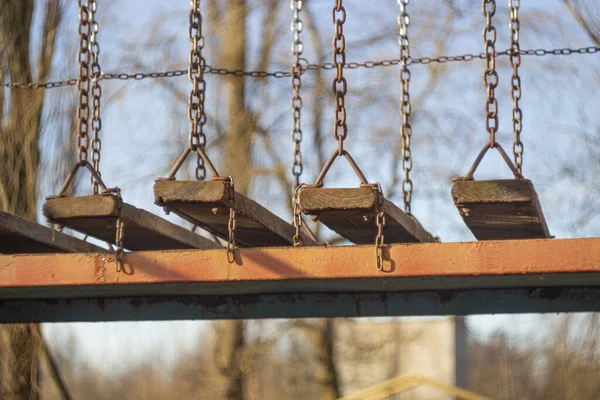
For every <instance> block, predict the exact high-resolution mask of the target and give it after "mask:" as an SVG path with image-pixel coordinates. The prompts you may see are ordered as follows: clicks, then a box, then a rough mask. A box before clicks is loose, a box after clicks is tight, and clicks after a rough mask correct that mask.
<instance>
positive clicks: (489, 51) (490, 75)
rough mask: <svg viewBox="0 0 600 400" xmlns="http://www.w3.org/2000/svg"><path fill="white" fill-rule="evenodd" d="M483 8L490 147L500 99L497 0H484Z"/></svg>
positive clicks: (487, 122) (493, 142) (495, 130)
mask: <svg viewBox="0 0 600 400" xmlns="http://www.w3.org/2000/svg"><path fill="white" fill-rule="evenodd" d="M481 10H482V12H483V15H484V16H485V20H486V26H485V28H484V29H483V44H484V48H485V51H484V54H485V72H484V74H483V81H484V83H485V86H486V89H487V100H486V102H485V110H486V129H487V131H488V133H489V135H490V142H489V145H490V148H493V147H495V146H496V132H497V131H498V101H497V100H496V87H498V72H496V27H495V26H494V25H493V23H492V22H493V21H492V20H493V17H494V15H495V14H496V0H482V3H481Z"/></svg>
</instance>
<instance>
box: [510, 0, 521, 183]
mask: <svg viewBox="0 0 600 400" xmlns="http://www.w3.org/2000/svg"><path fill="white" fill-rule="evenodd" d="M508 5H509V7H510V49H511V55H510V65H511V67H512V69H513V76H512V82H511V86H512V88H511V89H512V91H511V96H512V99H513V103H514V108H513V112H512V120H513V134H514V136H515V140H514V143H513V156H514V160H515V167H516V168H517V171H519V173H520V174H521V173H522V172H523V171H522V170H523V142H521V131H522V130H523V111H522V110H521V107H519V101H520V100H521V77H520V76H519V66H520V65H521V54H520V50H521V48H520V45H519V31H520V27H521V22H520V21H519V7H520V6H521V1H520V0H508Z"/></svg>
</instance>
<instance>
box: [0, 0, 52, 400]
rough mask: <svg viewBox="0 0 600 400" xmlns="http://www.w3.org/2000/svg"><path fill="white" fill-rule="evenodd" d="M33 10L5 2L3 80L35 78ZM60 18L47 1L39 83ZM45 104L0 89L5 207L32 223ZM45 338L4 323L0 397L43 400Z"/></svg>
mask: <svg viewBox="0 0 600 400" xmlns="http://www.w3.org/2000/svg"><path fill="white" fill-rule="evenodd" d="M33 10H34V1H33V0H4V1H3V2H2V3H1V4H0V66H1V67H2V68H1V69H0V80H3V79H6V78H8V79H9V80H11V81H14V82H31V81H32V80H33V73H32V69H33V68H32V65H33V63H32V61H31V59H30V54H31V53H30V34H31V22H32V16H33ZM61 16H62V12H61V7H60V4H59V3H58V2H56V1H52V0H47V2H46V19H45V23H44V27H43V31H42V33H41V34H42V35H43V36H42V40H41V46H42V50H41V54H40V56H39V58H38V60H37V65H36V70H37V72H38V76H37V79H39V80H42V81H44V80H46V79H47V78H48V73H49V70H50V65H51V61H52V55H53V53H54V44H55V38H56V32H57V30H58V26H59V24H60V20H61ZM7 102H8V103H9V104H7ZM43 103H44V91H43V90H25V89H16V90H13V91H12V92H11V93H10V96H6V95H5V93H4V88H0V209H1V210H4V211H7V212H9V213H12V214H16V215H20V216H21V217H24V218H27V219H30V220H35V218H36V200H37V199H36V197H37V177H38V169H39V163H40V151H39V147H38V145H39V143H38V139H39V134H40V125H41V121H42V109H43ZM6 110H8V112H6ZM41 340H42V339H41V333H40V327H39V325H38V324H28V325H4V326H1V325H0V398H2V399H4V398H6V399H28V400H29V399H36V398H38V397H39V387H38V377H39V372H40V367H39V354H40V348H41Z"/></svg>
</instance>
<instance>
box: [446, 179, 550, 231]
mask: <svg viewBox="0 0 600 400" xmlns="http://www.w3.org/2000/svg"><path fill="white" fill-rule="evenodd" d="M452 199H453V200H454V204H455V205H456V207H458V210H459V213H460V215H461V216H462V218H463V220H464V221H465V223H466V224H467V226H468V227H469V229H470V230H471V232H473V235H475V237H476V238H477V239H478V240H502V239H546V238H551V237H552V236H551V235H550V232H549V231H548V226H547V224H546V220H545V219H544V213H543V212H542V207H541V205H540V202H539V200H538V197H537V194H536V192H535V189H534V188H533V184H532V183H531V181H530V180H527V179H506V180H487V181H474V180H466V179H459V180H456V181H455V182H454V184H453V185H452Z"/></svg>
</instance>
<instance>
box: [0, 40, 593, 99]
mask: <svg viewBox="0 0 600 400" xmlns="http://www.w3.org/2000/svg"><path fill="white" fill-rule="evenodd" d="M597 53H600V47H599V46H588V47H580V48H568V47H565V48H559V49H529V50H521V51H520V52H519V54H520V55H521V56H537V57H544V56H570V55H576V54H582V55H583V54H597ZM511 54H512V50H511V49H507V50H504V51H501V52H497V53H496V57H506V56H510V55H511ZM409 60H410V62H409V65H410V64H418V65H429V64H447V63H452V62H471V61H474V60H485V53H479V54H472V53H467V54H461V55H455V56H439V57H410V58H409ZM301 61H302V59H301ZM396 65H400V60H399V59H389V60H377V61H364V62H349V63H347V64H346V68H347V69H357V68H367V69H371V68H379V67H392V66H396ZM319 69H322V70H333V69H335V65H334V64H332V63H325V64H309V63H304V65H303V66H302V63H301V71H302V74H304V73H306V71H314V70H319ZM187 72H188V70H187V69H177V70H170V71H164V72H131V73H124V72H123V73H109V72H101V74H100V80H122V81H128V80H136V81H141V80H144V79H159V78H175V77H179V76H183V75H186V74H187ZM204 73H205V74H216V75H222V76H224V75H232V76H236V77H250V78H290V77H291V76H292V74H291V72H289V71H245V70H239V69H237V70H231V69H227V68H215V67H211V66H210V65H208V64H205V66H204ZM77 82H78V79H74V78H71V79H67V80H63V81H50V82H30V83H19V82H2V83H0V86H2V87H5V88H8V89H33V90H38V89H56V88H61V87H66V86H76V85H77Z"/></svg>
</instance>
